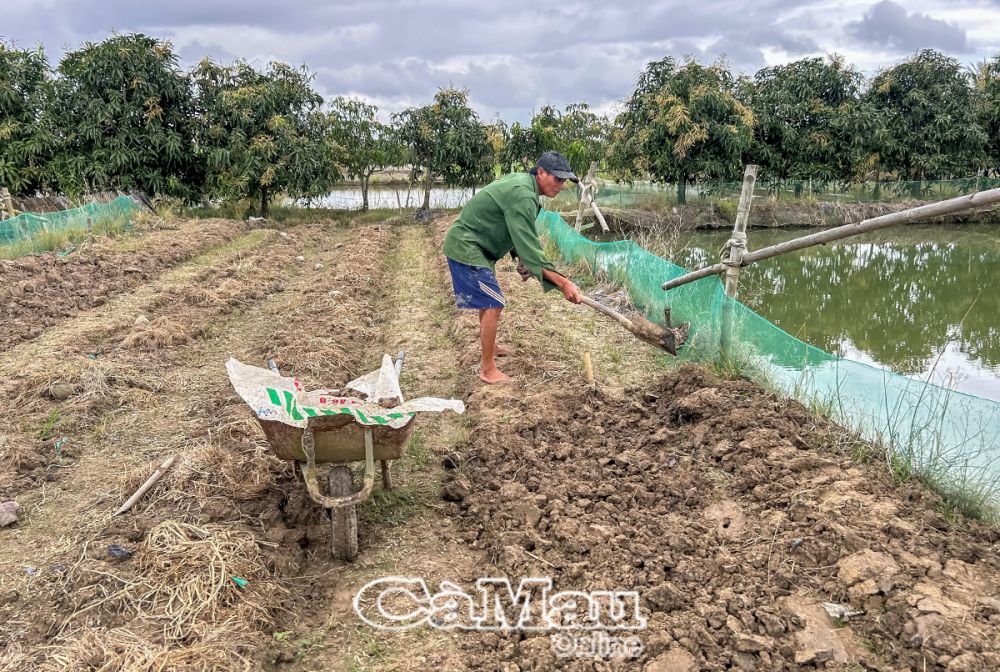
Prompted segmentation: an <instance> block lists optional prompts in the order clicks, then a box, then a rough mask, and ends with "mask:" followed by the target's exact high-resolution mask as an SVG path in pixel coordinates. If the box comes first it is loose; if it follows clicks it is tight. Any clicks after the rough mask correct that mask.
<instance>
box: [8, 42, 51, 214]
mask: <svg viewBox="0 0 1000 672" xmlns="http://www.w3.org/2000/svg"><path fill="white" fill-rule="evenodd" d="M49 75H50V72H49V64H48V60H47V59H46V58H45V54H44V52H43V51H42V50H41V49H37V50H34V51H26V50H18V49H15V48H14V46H13V45H7V44H5V43H4V42H2V41H0V185H3V186H6V187H7V188H8V189H9V190H10V191H11V193H13V194H15V195H22V194H24V195H27V194H33V193H34V192H35V191H37V190H39V189H43V188H45V187H47V186H49V185H50V184H51V182H52V181H53V175H52V174H51V173H50V172H49V171H48V170H47V168H48V166H47V164H48V162H49V161H51V158H52V155H53V153H54V151H55V142H56V136H55V134H54V133H53V132H52V130H51V129H50V128H49V127H48V126H46V125H43V124H42V123H41V120H42V114H43V111H44V108H45V103H46V101H47V99H48V93H49V87H50V85H51V78H50V76H49Z"/></svg>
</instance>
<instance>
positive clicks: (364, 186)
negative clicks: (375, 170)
mask: <svg viewBox="0 0 1000 672" xmlns="http://www.w3.org/2000/svg"><path fill="white" fill-rule="evenodd" d="M370 179H371V175H370V174H368V175H365V174H362V175H361V212H368V180H370Z"/></svg>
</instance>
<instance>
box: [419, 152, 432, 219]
mask: <svg viewBox="0 0 1000 672" xmlns="http://www.w3.org/2000/svg"><path fill="white" fill-rule="evenodd" d="M432 179H433V175H432V174H431V164H430V163H429V162H428V164H427V179H426V180H425V181H424V205H423V207H422V209H423V210H427V211H428V212H430V209H431V181H432Z"/></svg>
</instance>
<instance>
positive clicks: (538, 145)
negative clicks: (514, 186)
mask: <svg viewBox="0 0 1000 672" xmlns="http://www.w3.org/2000/svg"><path fill="white" fill-rule="evenodd" d="M544 151H545V149H544V146H543V145H542V140H541V138H539V137H538V136H537V135H536V134H535V131H534V129H533V128H532V127H531V126H527V127H525V126H522V125H521V123H520V122H517V121H515V122H514V123H513V124H512V125H511V127H510V130H509V131H508V133H507V138H506V143H505V144H504V150H503V153H502V154H500V168H501V170H502V171H503V172H507V171H509V170H511V169H513V170H521V171H524V170H528V169H529V168H531V167H532V166H533V165H535V161H536V160H537V159H538V157H539V156H541V154H542V152H544Z"/></svg>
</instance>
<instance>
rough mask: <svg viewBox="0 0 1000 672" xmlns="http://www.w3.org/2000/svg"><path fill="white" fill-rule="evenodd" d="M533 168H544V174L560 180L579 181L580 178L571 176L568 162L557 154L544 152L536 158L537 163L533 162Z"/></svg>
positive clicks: (533, 171)
mask: <svg viewBox="0 0 1000 672" xmlns="http://www.w3.org/2000/svg"><path fill="white" fill-rule="evenodd" d="M535 168H544V169H545V172H547V173H550V174H552V175H555V176H556V177H558V178H559V179H560V180H571V181H573V182H579V181H580V178H579V177H577V176H576V175H574V174H573V169H572V168H570V165H569V160H568V159H567V158H566V157H565V156H563V155H562V154H560V153H559V152H554V151H548V152H545V153H544V154H542V155H541V156H540V157H538V161H536V162H535ZM531 173H532V174H533V175H534V174H535V170H534V169H532V171H531Z"/></svg>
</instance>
